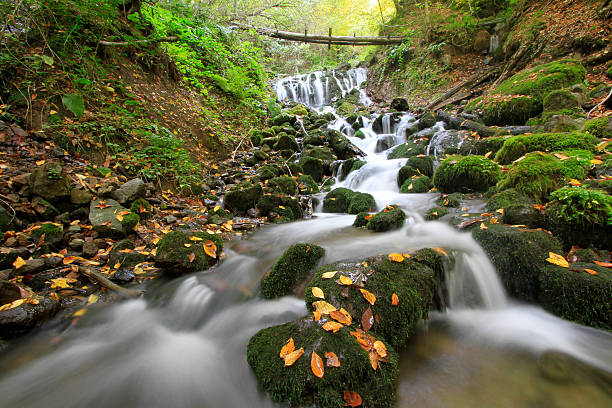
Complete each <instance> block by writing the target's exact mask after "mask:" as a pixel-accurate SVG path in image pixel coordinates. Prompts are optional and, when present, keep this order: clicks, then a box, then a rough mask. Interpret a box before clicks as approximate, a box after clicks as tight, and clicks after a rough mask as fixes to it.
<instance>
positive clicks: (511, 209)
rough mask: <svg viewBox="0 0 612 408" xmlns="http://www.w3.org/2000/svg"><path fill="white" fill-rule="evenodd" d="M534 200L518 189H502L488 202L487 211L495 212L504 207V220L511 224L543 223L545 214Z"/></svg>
mask: <svg viewBox="0 0 612 408" xmlns="http://www.w3.org/2000/svg"><path fill="white" fill-rule="evenodd" d="M533 204H534V202H533V200H531V199H529V198H528V197H526V196H525V195H523V194H521V193H520V192H519V191H517V190H516V189H513V188H510V189H508V190H503V191H500V192H499V193H496V194H494V195H493V196H492V197H491V198H490V199H489V201H488V202H487V207H486V208H487V211H490V212H494V211H497V210H499V209H503V213H502V221H503V222H504V224H510V225H521V224H522V225H528V226H530V227H535V226H539V225H541V224H542V222H543V220H544V217H543V214H542V213H541V212H540V211H538V210H536V209H535V208H534V207H533Z"/></svg>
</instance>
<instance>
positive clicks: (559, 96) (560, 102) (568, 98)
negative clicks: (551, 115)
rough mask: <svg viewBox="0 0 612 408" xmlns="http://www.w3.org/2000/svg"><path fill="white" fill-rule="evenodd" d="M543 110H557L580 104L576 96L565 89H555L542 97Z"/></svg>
mask: <svg viewBox="0 0 612 408" xmlns="http://www.w3.org/2000/svg"><path fill="white" fill-rule="evenodd" d="M543 102H544V110H546V111H559V110H562V109H572V108H577V107H579V106H580V100H578V97H577V96H576V95H575V94H573V93H571V92H570V91H569V90H567V89H557V90H554V91H552V92H551V93H549V94H548V95H546V96H545V97H544V101H543Z"/></svg>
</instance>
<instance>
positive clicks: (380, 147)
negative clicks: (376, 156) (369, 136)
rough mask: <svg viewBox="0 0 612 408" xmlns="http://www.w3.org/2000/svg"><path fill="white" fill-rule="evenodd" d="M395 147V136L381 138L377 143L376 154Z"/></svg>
mask: <svg viewBox="0 0 612 408" xmlns="http://www.w3.org/2000/svg"><path fill="white" fill-rule="evenodd" d="M394 145H395V136H394V135H387V136H384V137H381V138H379V139H378V140H377V141H376V150H375V151H376V153H380V152H384V151H385V150H387V149H389V148H391V147H393V146H394Z"/></svg>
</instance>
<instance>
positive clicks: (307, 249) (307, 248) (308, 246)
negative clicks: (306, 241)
mask: <svg viewBox="0 0 612 408" xmlns="http://www.w3.org/2000/svg"><path fill="white" fill-rule="evenodd" d="M308 251H310V245H307V246H306V253H308Z"/></svg>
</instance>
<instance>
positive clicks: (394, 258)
mask: <svg viewBox="0 0 612 408" xmlns="http://www.w3.org/2000/svg"><path fill="white" fill-rule="evenodd" d="M389 260H390V261H391V262H404V257H403V256H402V255H401V254H396V253H392V254H389Z"/></svg>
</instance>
